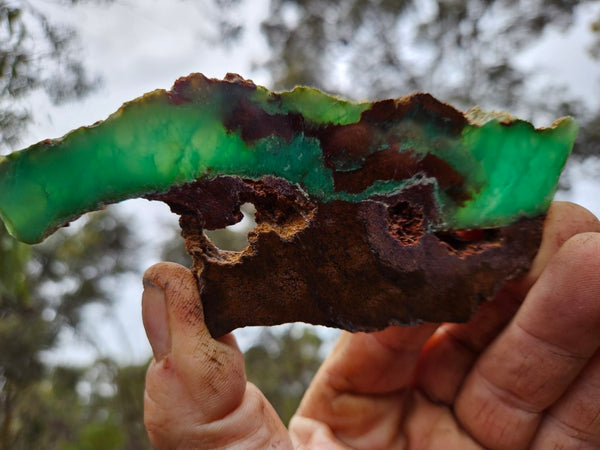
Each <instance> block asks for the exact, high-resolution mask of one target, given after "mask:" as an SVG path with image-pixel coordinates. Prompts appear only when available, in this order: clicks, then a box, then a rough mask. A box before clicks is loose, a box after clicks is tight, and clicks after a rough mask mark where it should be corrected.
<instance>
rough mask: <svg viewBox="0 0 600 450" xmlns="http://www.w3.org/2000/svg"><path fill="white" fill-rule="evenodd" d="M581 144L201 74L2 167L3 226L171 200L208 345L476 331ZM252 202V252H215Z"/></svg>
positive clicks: (525, 126)
mask: <svg viewBox="0 0 600 450" xmlns="http://www.w3.org/2000/svg"><path fill="white" fill-rule="evenodd" d="M576 134H577V126H576V124H575V123H574V121H573V120H572V119H570V118H565V119H561V120H559V121H557V122H555V123H554V124H553V125H552V127H550V128H547V129H535V128H534V127H533V126H532V125H531V124H529V123H527V122H524V121H521V120H518V119H515V118H512V117H510V116H508V115H506V114H502V113H501V114H489V113H485V112H482V111H481V110H479V109H474V110H472V111H470V112H468V113H467V114H462V113H461V112H459V111H457V110H456V109H454V108H452V107H451V106H449V105H447V104H444V103H442V102H439V101H438V100H436V99H434V98H433V97H431V96H430V95H428V94H415V95H413V96H410V97H404V98H399V99H390V100H382V101H377V102H372V103H369V102H362V103H355V102H349V101H345V100H342V99H338V98H335V97H331V96H328V95H326V94H323V93H321V92H319V91H317V90H314V89H310V88H297V89H295V90H293V91H291V92H283V93H273V92H270V91H268V90H267V89H265V88H263V87H260V86H256V85H254V83H252V82H251V81H247V80H244V79H242V78H240V77H239V76H237V75H233V74H230V75H228V76H227V77H226V78H225V80H214V79H207V78H206V77H204V76H203V75H201V74H194V75H190V76H188V77H185V78H181V79H179V80H178V81H177V82H176V83H175V85H174V87H173V89H172V90H171V91H164V90H157V91H154V92H151V93H149V94H146V95H145V96H143V97H141V98H139V99H137V100H134V101H132V102H130V103H127V104H125V105H124V106H123V107H122V108H121V109H119V110H118V111H117V112H116V113H114V114H113V115H111V116H110V117H109V118H108V119H107V120H105V121H104V122H100V123H97V124H94V125H92V126H90V127H85V128H80V129H77V130H74V131H73V132H71V133H69V134H68V135H66V136H65V137H63V138H62V139H58V140H47V141H43V142H40V143H39V144H36V145H34V146H32V147H30V148H28V149H25V150H23V151H21V152H17V153H14V154H12V155H10V156H8V157H6V158H4V159H3V160H2V161H0V217H1V218H2V219H3V220H4V222H5V223H6V226H7V229H8V230H9V231H10V232H11V233H12V234H13V235H14V236H16V237H17V238H19V239H21V240H23V241H25V242H30V243H33V242H39V241H40V240H42V239H43V238H44V237H45V236H47V235H49V234H50V233H52V232H53V231H54V230H55V229H56V228H57V227H60V226H62V225H64V224H66V223H68V221H70V220H72V219H73V218H75V217H77V216H79V215H81V214H83V213H85V212H87V211H90V210H94V209H98V208H100V207H102V206H103V205H105V204H107V203H112V202H117V201H120V200H123V199H126V198H132V197H145V198H149V199H153V200H161V201H165V202H166V203H168V204H169V205H170V206H171V208H172V210H173V211H174V212H176V213H177V214H180V215H181V222H180V223H181V226H182V230H183V236H184V238H185V239H186V245H187V249H188V251H189V253H190V254H191V255H192V257H193V260H194V267H195V270H196V275H197V278H198V282H199V286H200V289H201V297H202V302H203V305H204V311H205V314H206V322H207V324H208V326H209V329H210V330H211V332H212V333H213V334H214V335H221V334H223V333H226V332H228V331H230V330H232V329H234V328H236V327H240V326H245V325H270V324H277V323H283V322H290V321H304V322H309V323H315V324H323V325H329V326H335V327H339V328H344V329H348V330H351V331H357V330H375V329H381V328H384V327H386V326H388V325H391V324H398V323H402V324H412V323H417V322H420V321H465V320H468V319H469V317H471V315H472V314H473V312H474V311H475V310H476V308H477V306H478V305H479V304H480V303H481V302H482V301H484V300H486V299H489V298H491V297H492V296H493V295H494V294H495V293H496V292H497V291H498V289H499V288H500V287H501V286H502V284H503V283H504V282H505V281H506V280H507V279H511V278H514V277H516V276H518V275H520V274H522V273H523V272H524V271H525V270H527V268H528V266H529V264H530V261H531V260H532V258H533V257H534V256H535V253H536V250H537V247H538V245H539V242H540V239H541V229H542V222H543V217H544V215H545V213H546V211H547V209H548V207H549V204H550V201H551V199H552V197H553V195H554V193H555V190H556V187H557V184H558V177H559V175H560V173H561V171H562V168H563V167H564V164H565V162H566V159H567V157H568V155H569V153H570V151H571V148H572V145H573V142H574V139H575V136H576ZM245 202H251V203H253V204H254V205H255V206H256V208H257V223H258V227H257V228H256V229H255V230H254V231H253V232H252V233H251V235H250V239H249V242H250V245H249V246H248V248H247V249H245V250H244V251H242V252H225V251H221V250H219V249H217V248H215V247H214V245H213V244H212V243H211V242H210V241H209V240H208V238H206V237H205V235H204V233H203V231H202V230H203V229H215V228H222V227H224V226H226V225H230V224H233V223H235V222H237V221H238V220H239V219H240V218H241V213H240V210H239V207H240V205H241V204H242V203H245Z"/></svg>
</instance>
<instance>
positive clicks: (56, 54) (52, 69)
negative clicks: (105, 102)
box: [0, 0, 99, 148]
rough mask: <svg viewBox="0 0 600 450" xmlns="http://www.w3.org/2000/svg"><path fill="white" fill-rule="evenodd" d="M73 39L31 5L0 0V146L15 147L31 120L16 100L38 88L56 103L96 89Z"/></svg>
mask: <svg viewBox="0 0 600 450" xmlns="http://www.w3.org/2000/svg"><path fill="white" fill-rule="evenodd" d="M72 2H73V3H76V1H75V0H72ZM76 36H77V34H76V31H75V30H74V29H72V28H69V27H66V26H65V25H64V24H56V23H53V22H52V21H51V20H50V19H49V18H48V17H47V16H46V15H45V14H44V12H43V11H42V10H41V9H40V8H39V7H36V6H34V4H33V3H32V2H27V1H11V2H8V1H6V0H0V148H2V147H10V146H12V145H15V144H16V143H17V141H18V138H19V136H20V134H21V133H22V132H23V131H24V130H25V128H26V126H27V125H28V123H29V122H30V120H31V117H30V111H29V109H28V107H27V106H25V105H26V103H19V101H18V100H19V99H23V98H25V97H26V96H27V95H29V94H31V93H32V92H35V91H38V90H43V91H44V92H46V94H47V95H48V96H49V97H50V98H51V100H52V101H54V102H56V103H59V102H63V101H67V100H71V99H74V98H78V97H81V96H83V95H85V94H86V93H88V92H89V91H91V90H92V89H94V88H95V87H96V86H97V85H98V83H99V78H97V77H96V78H94V77H90V76H89V75H88V73H87V72H86V70H85V68H84V66H83V63H82V61H81V59H80V54H79V52H78V51H77V47H76V43H77V40H76Z"/></svg>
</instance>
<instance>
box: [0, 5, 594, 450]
mask: <svg viewBox="0 0 600 450" xmlns="http://www.w3.org/2000/svg"><path fill="white" fill-rule="evenodd" d="M191 72H203V73H205V74H206V75H208V76H213V77H219V78H220V77H222V76H223V75H224V74H225V73H226V72H238V73H240V74H241V75H243V76H244V77H246V78H252V79H254V81H255V82H257V83H259V84H263V85H266V86H268V87H271V88H276V89H284V88H291V87H293V86H294V85H297V84H308V85H312V86H316V87H319V88H321V89H324V90H326V91H328V92H331V93H335V94H340V95H343V96H346V97H349V98H353V99H365V98H370V99H375V98H382V97H390V96H391V97H397V96H401V95H406V94H409V93H411V92H413V91H428V92H431V93H432V94H434V95H435V96H436V97H438V98H440V99H442V100H445V101H448V102H451V103H453V104H454V105H456V106H457V107H459V108H462V109H467V108H469V107H471V106H473V105H476V104H479V105H481V106H482V107H484V108H486V109H504V110H508V111H511V112H512V113H514V114H516V115H519V116H521V117H523V118H526V119H529V120H531V121H533V122H534V123H535V124H536V125H548V124H549V123H550V122H551V121H552V120H554V119H555V118H557V117H559V116H562V115H566V114H570V115H573V116H575V117H576V118H577V120H578V121H579V123H580V125H581V132H580V136H579V138H578V141H577V144H576V147H575V153H574V156H573V158H572V159H571V161H570V163H569V165H568V169H567V170H566V172H565V174H564V176H563V178H562V180H561V191H560V192H559V194H558V195H559V197H560V198H563V199H569V200H574V201H576V202H579V203H581V204H583V205H584V206H587V207H588V208H590V209H592V211H594V212H596V213H597V214H598V213H599V212H600V201H599V200H598V197H599V196H598V194H597V193H598V192H599V190H600V186H599V185H598V181H597V177H598V175H597V174H599V173H600V172H599V169H600V2H598V1H570V0H521V1H519V0H423V1H416V0H378V1H377V0H340V1H336V2H324V1H322V0H197V1H191V0H179V1H172V0H0V154H7V153H10V152H11V151H15V150H18V149H21V148H24V147H26V146H28V145H30V144H32V143H34V142H37V141H39V140H41V139H44V138H48V137H59V136H61V135H63V134H64V133H66V132H67V131H69V130H70V129H72V128H75V127H78V126H81V125H87V124H91V123H93V122H95V121H96V120H100V119H103V118H105V117H106V116H107V115H108V114H110V113H111V112H113V111H114V110H116V109H117V108H118V107H119V106H120V104H121V103H123V102H124V101H127V100H130V99H133V98H135V97H137V96H139V95H141V94H143V93H144V92H146V91H149V90H152V89H155V88H169V87H170V86H171V84H172V83H173V81H174V80H175V79H176V78H177V77H179V76H182V75H187V74H188V73H191ZM246 213H247V214H246V218H245V219H244V220H243V221H242V222H241V223H240V224H237V225H235V226H233V227H230V228H229V229H225V230H220V231H218V232H215V234H214V235H213V238H214V240H215V242H217V244H218V245H219V246H221V247H223V248H238V249H239V248H243V247H244V245H245V232H246V231H247V230H248V229H250V228H251V227H252V211H250V210H247V211H246ZM164 259H166V260H171V261H176V262H180V263H183V264H189V260H188V259H187V256H186V255H185V252H184V250H183V247H182V242H181V239H180V238H179V237H178V228H177V222H176V217H175V216H173V215H171V214H170V213H169V212H168V210H167V208H166V207H165V206H164V205H162V204H154V203H150V202H146V201H142V200H135V201H127V202H124V203H122V204H119V205H115V206H111V207H109V208H107V209H106V210H105V211H103V212H100V213H95V214H91V215H87V216H85V217H83V218H82V219H80V220H78V221H76V222H75V223H74V224H72V226H71V227H69V228H68V229H64V230H61V231H59V232H58V233H56V234H55V235H53V236H52V237H50V238H49V239H47V240H46V241H45V242H44V243H42V244H39V245H35V246H26V245H23V244H20V243H18V242H16V241H15V240H14V239H12V238H11V237H10V236H8V235H7V233H6V231H5V230H4V228H3V227H2V226H1V225H0V450H2V449H31V448H45V449H46V448H47V449H53V448H56V449H121V448H126V449H145V448H150V444H149V442H148V440H147V437H146V434H145V431H144V429H143V424H142V392H143V385H144V373H145V368H146V365H147V364H148V361H149V359H150V348H149V346H148V344H147V342H146V339H145V336H144V332H143V328H142V324H141V314H140V307H139V303H140V295H141V281H140V280H141V274H142V273H143V270H144V269H145V268H146V267H147V266H149V265H151V264H152V263H154V262H157V261H160V260H164ZM336 334H337V332H335V331H333V330H327V329H324V328H318V327H309V326H305V325H300V324H295V325H287V326H281V327H274V328H268V329H267V328H264V329H261V328H250V329H245V330H240V331H237V332H236V336H237V338H238V340H239V342H240V345H241V347H242V348H243V350H244V351H245V355H246V361H247V373H248V377H249V379H250V380H252V381H254V382H256V383H257V384H258V385H259V386H260V387H261V388H262V389H263V390H264V392H265V393H266V394H267V396H268V397H269V399H270V400H271V401H272V402H273V403H274V405H275V407H276V409H277V411H278V412H279V413H280V415H281V416H282V418H283V420H284V421H287V420H289V417H290V416H291V414H292V413H293V411H294V409H295V407H296V405H297V404H298V401H299V399H300V397H301V395H302V393H303V392H304V390H305V389H306V386H307V385H308V383H309V382H310V379H311V377H312V375H313V373H314V371H315V370H316V368H317V367H318V365H319V363H320V361H321V360H322V358H323V357H324V356H325V355H326V353H327V351H328V349H329V348H330V347H331V342H332V340H333V339H334V338H335V336H336Z"/></svg>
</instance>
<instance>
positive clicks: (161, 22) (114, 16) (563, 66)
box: [23, 0, 600, 363]
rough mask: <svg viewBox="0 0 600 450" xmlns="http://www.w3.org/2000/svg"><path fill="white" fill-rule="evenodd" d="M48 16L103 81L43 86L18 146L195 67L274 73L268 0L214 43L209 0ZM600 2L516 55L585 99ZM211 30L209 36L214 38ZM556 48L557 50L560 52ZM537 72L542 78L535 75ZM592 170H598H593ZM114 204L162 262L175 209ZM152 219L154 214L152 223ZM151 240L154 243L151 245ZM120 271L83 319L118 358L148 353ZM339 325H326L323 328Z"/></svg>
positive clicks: (216, 72)
mask: <svg viewBox="0 0 600 450" xmlns="http://www.w3.org/2000/svg"><path fill="white" fill-rule="evenodd" d="M38 3H39V5H40V7H42V8H43V9H44V10H46V11H47V12H48V13H49V15H50V17H52V19H53V20H58V21H61V22H64V23H65V24H68V25H72V26H74V27H76V28H77V30H78V32H79V51H80V52H81V56H82V58H83V60H84V62H85V64H86V66H87V67H88V69H89V70H90V73H92V74H94V75H100V76H101V78H102V85H101V87H100V88H99V89H98V90H97V91H95V92H94V93H92V94H91V95H89V96H88V97H86V98H85V99H84V100H78V101H77V102H71V103H66V104H63V105H60V106H56V105H53V104H52V103H51V102H50V101H49V100H48V99H47V98H46V97H45V95H43V94H37V95H36V96H35V97H34V99H33V101H34V104H35V107H34V110H35V111H36V114H35V116H34V126H33V127H31V129H30V132H29V134H28V135H27V136H26V137H25V139H24V141H23V147H25V146H27V145H29V144H33V143H35V142H37V141H39V140H42V139H44V138H53V137H60V136H62V135H63V134H65V133H67V132H68V131H69V130H71V129H73V128H75V127H78V126H81V125H88V124H91V123H93V122H95V121H97V120H101V119H104V118H106V117H107V116H108V115H109V114H110V113H112V112H114V111H115V110H117V109H118V108H119V106H120V105H121V104H122V103H123V102H125V101H128V100H131V99H134V98H136V97H138V96H140V95H142V94H143V93H145V92H148V91H151V90H154V89H157V88H163V89H168V88H170V87H171V85H172V84H173V82H174V81H175V79H177V78H178V77H180V76H184V75H187V74H189V73H192V72H202V73H204V74H205V75H207V76H210V77H217V78H222V77H223V76H224V75H225V74H226V73H227V72H237V73H239V74H241V75H243V76H244V77H247V78H252V79H253V80H254V81H255V82H257V83H259V84H263V85H266V86H268V85H269V83H270V82H271V79H270V77H269V75H268V73H267V72H266V71H264V70H262V68H261V63H262V62H263V61H264V60H265V55H267V52H268V47H267V44H266V42H265V40H264V38H263V37H262V35H261V33H260V29H259V24H260V20H261V19H262V18H263V17H266V15H267V14H268V3H269V2H268V0H253V1H252V2H242V4H243V6H242V7H241V8H237V9H238V10H237V11H235V14H237V15H239V17H242V18H243V21H244V24H245V26H246V32H245V34H244V36H243V38H242V40H241V41H240V42H237V43H235V44H232V45H230V46H228V47H225V48H223V47H222V46H219V45H216V43H215V41H214V39H215V38H217V37H218V36H217V34H216V30H215V26H214V24H215V23H216V21H217V19H218V15H216V13H215V11H214V10H212V9H211V8H210V7H208V6H207V4H208V2H206V1H202V0H197V1H174V0H116V1H115V2H114V3H113V4H103V2H99V3H98V4H94V3H93V2H92V3H85V2H84V3H85V4H83V5H81V6H76V7H64V6H60V2H56V1H51V0H38ZM598 10H600V4H599V3H598V2H597V3H596V4H595V5H592V6H591V7H586V8H584V9H580V10H579V11H578V15H577V17H578V26H576V27H574V28H573V30H572V31H571V32H570V33H569V34H567V35H565V34H563V33H561V32H560V30H558V29H551V30H549V31H548V32H547V33H546V34H545V36H544V38H543V39H542V40H540V41H539V42H537V43H535V44H534V45H532V46H531V48H530V49H529V50H528V51H527V52H525V53H523V54H522V55H520V56H519V61H520V63H521V64H522V65H523V67H535V66H538V67H544V68H546V70H545V73H546V74H550V75H547V76H552V77H554V78H555V79H556V78H557V79H560V80H564V83H565V84H566V85H569V86H575V87H576V88H574V89H576V90H581V92H582V96H583V97H584V98H586V99H592V100H593V101H597V100H594V99H598V98H600V64H598V62H593V61H591V60H590V58H589V56H588V55H587V54H586V53H585V51H586V50H585V48H586V46H585V45H581V42H582V41H583V42H586V40H589V39H590V33H589V32H588V31H587V30H588V29H587V27H588V26H589V23H588V19H590V18H592V17H594V16H597V14H596V11H598ZM211 39H212V40H213V41H211ZM557 55H560V57H559V56H557ZM541 81H543V80H541ZM584 169H585V168H583V169H582V168H580V167H573V168H571V169H570V170H572V171H574V172H572V173H575V174H576V176H575V177H573V178H575V179H577V182H576V183H574V185H573V189H572V190H571V191H569V192H568V193H566V194H562V195H561V198H562V199H565V200H570V201H575V202H577V203H580V204H582V205H584V206H586V207H588V208H589V209H591V210H592V211H593V212H594V213H595V214H597V215H600V196H598V195H597V190H598V186H597V184H596V183H595V182H593V180H592V178H593V171H590V170H587V171H586V170H584ZM595 173H598V172H597V171H596V172H595ZM116 209H117V210H118V211H119V212H120V213H122V214H125V215H128V216H129V217H132V220H136V219H135V218H136V217H137V218H138V219H139V218H140V217H141V218H142V222H140V223H141V224H142V226H141V229H140V233H141V235H142V236H141V237H142V238H143V239H144V241H145V242H149V243H150V245H149V246H148V248H146V249H145V250H144V252H145V254H144V256H143V259H144V261H143V262H142V263H141V264H142V265H143V266H144V267H146V266H149V265H151V264H153V263H155V262H158V254H157V248H158V245H157V244H158V243H159V238H158V237H157V236H160V235H162V234H163V233H162V232H161V230H162V231H164V230H170V229H173V228H175V227H176V226H177V225H176V224H177V217H176V216H175V215H173V214H171V213H170V212H169V211H168V209H167V208H166V206H165V205H163V204H162V203H156V202H147V201H144V200H134V201H127V202H124V203H122V204H120V205H117V206H116ZM148 224H151V225H150V226H148ZM152 243H154V245H152ZM142 271H143V267H140V274H139V276H137V275H135V276H133V275H132V276H131V277H128V278H127V279H123V280H121V285H120V286H119V289H117V291H118V292H119V293H118V294H117V295H118V298H116V299H115V300H116V309H114V310H110V309H107V308H104V307H100V306H93V307H91V308H90V309H89V310H88V311H87V322H88V323H87V328H88V330H89V332H90V333H91V334H95V335H96V336H100V340H101V341H102V342H100V344H101V349H100V351H101V352H104V353H102V355H109V356H113V357H116V358H117V359H119V360H120V361H121V362H124V363H126V362H141V361H143V360H145V359H147V358H148V357H149V355H150V348H149V346H148V344H147V341H146V338H145V334H144V331H143V327H142V322H141V313H140V298H141V290H142V288H141V273H142ZM252 333H253V332H252V330H250V331H249V330H241V331H239V332H237V336H238V338H239V339H240V340H241V341H242V343H248V342H251V337H252ZM333 334H335V333H333V332H331V333H329V335H333ZM62 338H63V344H64V345H63V346H62V347H61V351H60V352H55V353H53V354H50V355H48V358H49V359H50V360H52V361H55V362H73V361H80V362H90V361H91V358H93V357H96V356H98V355H97V354H95V353H94V352H90V347H89V346H87V345H84V344H81V343H78V342H80V341H81V339H79V337H77V336H71V335H69V334H65V335H63V336H62Z"/></svg>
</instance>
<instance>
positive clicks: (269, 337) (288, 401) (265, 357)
mask: <svg viewBox="0 0 600 450" xmlns="http://www.w3.org/2000/svg"><path fill="white" fill-rule="evenodd" d="M322 343H323V342H322V340H321V338H320V337H319V336H318V335H317V334H316V333H315V332H314V331H313V330H312V329H311V328H307V327H304V326H302V325H298V324H296V325H293V326H289V327H286V328H283V330H282V331H281V333H278V332H274V331H272V330H271V329H269V328H263V329H262V331H261V332H260V335H259V337H258V339H257V341H256V343H255V344H254V345H253V346H252V347H250V348H249V349H248V350H247V351H246V352H245V359H246V376H247V378H248V380H249V381H251V382H253V383H254V384H256V386H258V388H259V389H260V390H261V391H262V392H263V393H264V394H265V396H266V397H267V399H268V400H269V401H270V402H271V404H272V405H273V407H274V408H275V410H276V411H277V413H278V414H279V416H280V417H281V420H282V421H283V423H285V424H287V423H288V422H289V421H290V419H291V417H292V415H293V414H294V412H295V411H296V409H298V405H299V404H300V400H301V399H302V396H303V395H304V392H305V391H306V389H307V388H308V386H309V384H310V382H311V380H312V378H313V376H314V374H315V372H316V371H317V369H318V368H319V366H320V365H321V363H322V361H323V357H322V355H321V353H320V350H321V345H322Z"/></svg>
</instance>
